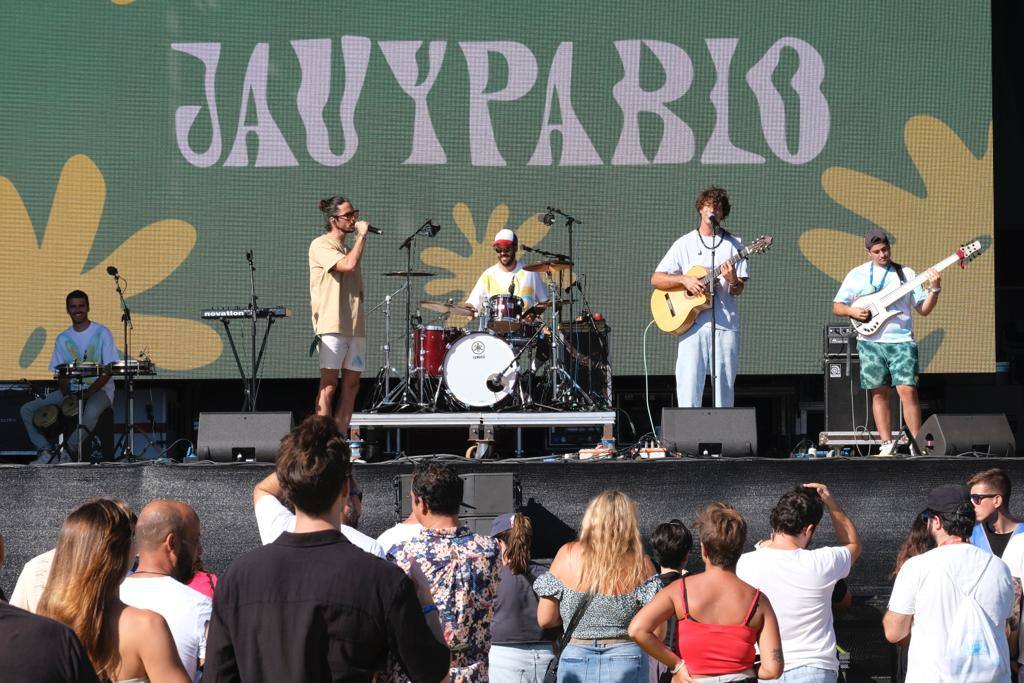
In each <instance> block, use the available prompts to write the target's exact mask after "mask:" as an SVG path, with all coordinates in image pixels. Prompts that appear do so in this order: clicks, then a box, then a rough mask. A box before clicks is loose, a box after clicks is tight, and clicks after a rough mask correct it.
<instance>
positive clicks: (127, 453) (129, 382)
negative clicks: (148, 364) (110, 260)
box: [78, 271, 135, 462]
mask: <svg viewBox="0 0 1024 683" xmlns="http://www.w3.org/2000/svg"><path fill="white" fill-rule="evenodd" d="M115 272H116V271H115ZM121 282H122V278H121V277H120V276H119V275H116V274H115V275H114V287H115V288H116V289H117V298H118V300H120V302H121V324H122V326H123V329H124V361H125V367H124V369H125V375H124V388H125V392H126V393H127V394H128V396H127V399H128V424H127V425H125V430H124V434H123V435H122V439H123V441H122V443H121V454H120V455H118V456H116V457H115V460H127V461H128V462H135V455H134V453H132V449H133V447H134V444H135V373H134V372H133V371H132V370H133V369H132V367H131V357H132V356H131V344H130V339H131V332H132V331H133V330H134V329H135V327H134V325H132V312H131V310H130V309H129V308H128V304H127V303H125V300H124V289H122V288H121ZM101 360H102V359H101ZM107 381H108V382H113V381H114V378H113V377H111V378H110V379H109V380H107ZM82 410H83V407H82V404H81V402H79V408H78V421H79V423H81V421H82ZM78 462H82V435H81V434H79V435H78Z"/></svg>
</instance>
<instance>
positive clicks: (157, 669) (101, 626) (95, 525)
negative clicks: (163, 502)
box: [39, 498, 189, 683]
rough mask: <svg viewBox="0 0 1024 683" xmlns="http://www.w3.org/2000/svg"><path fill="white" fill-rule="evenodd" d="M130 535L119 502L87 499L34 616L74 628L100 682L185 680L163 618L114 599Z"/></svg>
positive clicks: (65, 533) (67, 525)
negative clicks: (37, 615)
mask: <svg viewBox="0 0 1024 683" xmlns="http://www.w3.org/2000/svg"><path fill="white" fill-rule="evenodd" d="M132 532H133V525H132V515H131V510H130V509H128V507H127V506H126V505H125V504H124V503H122V502H121V501H115V500H110V499H108V498H99V499H96V500H91V501H88V502H86V503H84V504H82V505H80V506H79V507H78V508H77V509H76V510H75V511H74V512H72V513H71V514H70V515H68V518H67V519H66V520H65V521H64V526H62V527H61V530H60V537H59V539H58V540H57V551H56V553H55V554H54V557H53V567H52V568H51V570H50V578H49V579H48V580H47V582H46V588H45V589H44V590H43V596H42V598H41V599H40V601H39V614H41V615H43V616H46V617H50V618H51V619H56V620H57V621H60V622H63V623H64V624H67V625H68V626H70V627H71V628H72V630H74V632H75V633H76V634H77V635H78V637H79V639H80V640H81V641H82V645H84V646H85V651H86V653H87V654H88V656H89V661H90V662H92V665H93V668H95V669H96V673H97V674H98V675H99V677H100V680H103V681H112V682H114V683H129V682H131V683H140V682H144V681H149V682H150V683H164V682H165V681H166V682H168V683H189V678H188V674H187V673H186V672H185V667H184V666H182V664H181V660H180V659H179V657H178V650H177V649H176V648H175V645H174V640H173V639H172V637H171V632H170V630H169V629H168V628H167V623H166V622H165V621H164V619H163V617H161V616H160V615H159V614H157V613H156V612H151V611H149V610H143V609H136V608H134V607H128V606H127V605H125V604H124V603H123V602H121V600H120V598H119V597H118V594H119V589H120V586H121V581H122V580H123V579H124V578H125V575H126V574H127V573H128V569H129V567H130V565H131V562H132V560H133V554H132Z"/></svg>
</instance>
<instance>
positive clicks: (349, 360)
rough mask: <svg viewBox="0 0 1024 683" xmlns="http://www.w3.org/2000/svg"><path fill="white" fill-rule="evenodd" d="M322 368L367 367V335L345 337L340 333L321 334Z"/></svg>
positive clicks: (360, 370) (360, 368)
mask: <svg viewBox="0 0 1024 683" xmlns="http://www.w3.org/2000/svg"><path fill="white" fill-rule="evenodd" d="M320 368H321V369H322V370H341V369H342V368H344V369H345V370H353V371H355V372H362V371H363V370H365V369H366V337H343V336H341V335H340V334H321V335H320Z"/></svg>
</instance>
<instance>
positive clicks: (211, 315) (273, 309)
mask: <svg viewBox="0 0 1024 683" xmlns="http://www.w3.org/2000/svg"><path fill="white" fill-rule="evenodd" d="M291 314H292V312H291V311H290V310H288V309H287V308H285V307H284V306H270V307H267V308H263V307H260V308H257V309H256V317H257V318H288V317H291ZM200 317H201V318H202V319H203V320H232V319H235V318H250V317H252V309H251V308H249V307H248V306H246V307H244V308H228V307H225V308H207V309H206V310H204V311H203V312H202V314H201V315H200Z"/></svg>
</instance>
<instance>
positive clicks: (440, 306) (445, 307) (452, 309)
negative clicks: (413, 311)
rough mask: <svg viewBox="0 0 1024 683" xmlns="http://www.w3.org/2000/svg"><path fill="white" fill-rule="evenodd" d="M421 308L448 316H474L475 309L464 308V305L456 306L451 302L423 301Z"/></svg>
mask: <svg viewBox="0 0 1024 683" xmlns="http://www.w3.org/2000/svg"><path fill="white" fill-rule="evenodd" d="M420 308H425V309H427V310H428V311H434V312H435V313H445V314H448V315H467V316H472V315H473V309H471V308H469V307H467V306H463V305H462V304H454V303H451V302H449V301H421V302H420Z"/></svg>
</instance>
